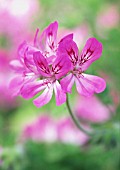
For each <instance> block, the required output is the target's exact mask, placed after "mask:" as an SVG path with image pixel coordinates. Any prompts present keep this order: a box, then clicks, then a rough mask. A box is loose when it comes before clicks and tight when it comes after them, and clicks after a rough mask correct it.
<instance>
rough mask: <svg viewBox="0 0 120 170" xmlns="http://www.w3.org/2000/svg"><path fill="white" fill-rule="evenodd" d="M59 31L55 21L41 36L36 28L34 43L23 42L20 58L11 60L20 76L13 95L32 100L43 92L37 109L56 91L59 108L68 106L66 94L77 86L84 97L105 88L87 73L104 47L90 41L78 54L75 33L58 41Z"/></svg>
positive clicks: (19, 52)
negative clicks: (63, 105) (74, 39)
mask: <svg viewBox="0 0 120 170" xmlns="http://www.w3.org/2000/svg"><path fill="white" fill-rule="evenodd" d="M57 29H58V23H57V22H56V21H55V22H54V23H51V24H50V25H49V26H48V27H47V28H46V29H45V30H44V31H43V32H42V34H41V36H40V37H39V36H38V34H39V29H37V31H36V34H35V37H34V42H33V44H30V43H28V42H26V41H25V42H23V43H22V44H21V45H20V47H19V50H18V54H19V55H18V59H17V60H13V61H11V66H12V68H13V69H14V70H15V71H16V74H17V76H16V77H15V78H14V79H13V80H12V81H11V83H10V89H11V90H12V92H13V95H21V96H22V97H23V98H25V99H29V98H32V97H33V96H35V95H36V94H38V93H40V92H41V91H43V93H42V94H40V95H39V96H38V97H37V98H36V99H34V101H33V102H34V104H35V105H36V106H37V107H41V106H43V105H45V104H47V103H48V102H49V101H50V100H51V98H52V94H53V92H54V93H55V98H56V104H57V105H61V104H63V103H65V102H66V93H71V89H72V86H73V84H74V83H75V84H76V88H77V91H78V93H79V94H81V95H84V96H91V95H93V94H94V93H100V92H102V91H103V90H104V89H105V86H106V84H105V81H104V80H103V79H102V78H100V77H97V76H93V75H88V74H85V73H84V71H85V70H87V68H88V67H89V66H90V65H91V63H92V62H94V61H95V60H97V59H98V58H99V57H100V56H101V53H102V44H101V43H100V42H98V40H96V39H95V38H89V39H88V40H87V42H86V44H85V47H84V48H83V50H82V52H81V53H80V54H79V50H78V47H77V45H76V43H75V42H74V41H73V34H69V35H67V36H65V37H63V38H62V39H61V40H60V41H58V42H57Z"/></svg>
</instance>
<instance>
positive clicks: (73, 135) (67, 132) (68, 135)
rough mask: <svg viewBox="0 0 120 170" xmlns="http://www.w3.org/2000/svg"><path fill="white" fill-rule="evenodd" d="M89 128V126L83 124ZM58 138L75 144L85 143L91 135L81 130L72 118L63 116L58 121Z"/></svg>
mask: <svg viewBox="0 0 120 170" xmlns="http://www.w3.org/2000/svg"><path fill="white" fill-rule="evenodd" d="M83 127H84V128H85V129H87V130H89V128H88V127H85V126H83ZM57 128H58V139H59V140H60V141H61V142H63V143H70V144H75V145H83V144H85V143H86V142H87V141H88V139H89V137H88V136H87V135H86V134H85V133H84V132H82V131H80V130H79V129H78V128H77V127H76V126H75V125H74V123H73V122H72V120H71V119H70V118H63V119H61V120H59V121H58V125H57Z"/></svg>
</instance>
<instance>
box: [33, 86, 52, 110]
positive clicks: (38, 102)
mask: <svg viewBox="0 0 120 170" xmlns="http://www.w3.org/2000/svg"><path fill="white" fill-rule="evenodd" d="M52 94H53V86H52V85H51V86H50V87H47V88H46V89H45V90H44V92H43V93H42V94H41V95H40V96H39V97H38V98H36V99H35V100H34V101H33V103H34V105H35V106H36V107H42V106H43V105H45V104H47V103H48V102H49V101H50V100H51V98H52Z"/></svg>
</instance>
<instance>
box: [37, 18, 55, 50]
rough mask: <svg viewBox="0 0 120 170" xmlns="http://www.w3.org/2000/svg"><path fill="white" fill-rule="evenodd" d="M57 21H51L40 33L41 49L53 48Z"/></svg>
mask: <svg viewBox="0 0 120 170" xmlns="http://www.w3.org/2000/svg"><path fill="white" fill-rule="evenodd" d="M57 30H58V23H57V22H56V21H55V22H53V23H51V24H50V25H49V26H48V27H47V28H46V29H45V30H44V31H43V33H42V35H41V37H40V47H41V50H42V51H45V50H46V47H47V48H49V50H53V49H54V47H55V45H56V37H57Z"/></svg>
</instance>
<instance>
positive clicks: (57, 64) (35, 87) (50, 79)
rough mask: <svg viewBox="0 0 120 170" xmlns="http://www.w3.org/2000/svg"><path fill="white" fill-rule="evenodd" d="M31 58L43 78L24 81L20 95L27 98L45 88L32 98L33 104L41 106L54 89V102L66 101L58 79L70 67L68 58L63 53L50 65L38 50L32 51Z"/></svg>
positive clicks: (59, 103)
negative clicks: (36, 96)
mask: <svg viewBox="0 0 120 170" xmlns="http://www.w3.org/2000/svg"><path fill="white" fill-rule="evenodd" d="M33 58H34V62H35V64H36V67H37V70H38V72H39V77H41V76H42V77H43V79H42V80H35V81H33V82H29V83H25V84H24V85H23V87H22V89H21V95H22V96H23V97H24V98H26V99H29V98H32V97H33V96H35V95H36V94H37V93H39V92H40V91H41V90H43V89H45V90H44V92H43V93H42V94H41V95H40V96H39V97H38V98H36V99H35V100H34V104H35V105H36V106H37V107H41V106H43V105H45V104H47V103H48V102H49V101H50V100H51V98H52V94H53V90H54V92H55V97H56V104H57V105H61V104H63V103H64V102H65V101H66V94H65V92H63V90H62V88H61V85H60V83H59V81H58V79H60V78H61V77H62V76H64V75H66V74H67V72H68V71H69V70H70V69H71V63H70V61H69V59H68V58H66V57H65V56H64V55H62V56H60V57H57V58H56V60H55V61H54V62H53V64H52V66H51V67H50V66H49V65H48V62H47V60H46V59H45V58H44V56H43V55H42V54H41V53H40V52H39V51H38V52H35V53H34V55H33ZM65 63H66V64H65Z"/></svg>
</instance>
